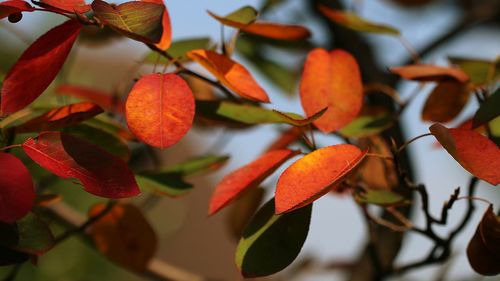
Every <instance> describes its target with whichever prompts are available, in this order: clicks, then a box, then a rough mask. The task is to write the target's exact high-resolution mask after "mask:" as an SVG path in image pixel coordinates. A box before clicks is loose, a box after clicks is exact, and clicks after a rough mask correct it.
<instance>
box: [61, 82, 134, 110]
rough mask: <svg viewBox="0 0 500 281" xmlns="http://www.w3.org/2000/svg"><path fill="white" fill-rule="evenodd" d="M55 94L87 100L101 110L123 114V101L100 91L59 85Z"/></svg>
mask: <svg viewBox="0 0 500 281" xmlns="http://www.w3.org/2000/svg"><path fill="white" fill-rule="evenodd" d="M56 94H59V95H67V96H73V97H77V98H81V99H84V100H88V101H91V102H93V103H96V104H98V105H100V106H101V107H102V108H104V109H106V110H108V111H113V112H117V113H124V112H125V103H124V102H123V101H121V100H120V99H119V98H118V97H116V96H114V95H112V94H109V93H107V92H103V91H100V90H95V89H92V88H87V87H84V86H78V85H61V86H59V87H57V89H56Z"/></svg>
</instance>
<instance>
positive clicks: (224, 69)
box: [187, 49, 323, 113]
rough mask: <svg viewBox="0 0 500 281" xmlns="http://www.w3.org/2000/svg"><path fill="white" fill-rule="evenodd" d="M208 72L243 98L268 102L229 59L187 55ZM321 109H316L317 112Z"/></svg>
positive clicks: (199, 52)
mask: <svg viewBox="0 0 500 281" xmlns="http://www.w3.org/2000/svg"><path fill="white" fill-rule="evenodd" d="M187 56H188V58H190V59H192V60H194V61H196V62H197V63H199V64H200V65H201V66H203V67H204V68H205V69H207V70H208V71H210V73H212V74H213V75H214V76H215V77H217V79H219V80H220V82H221V83H222V84H223V85H224V86H226V87H228V88H229V89H231V90H232V91H234V92H235V93H237V94H238V95H240V96H241V97H243V98H246V99H248V100H252V101H258V102H269V97H268V96H267V94H266V92H265V91H264V90H263V89H262V88H261V87H260V86H259V84H257V82H256V81H255V80H254V78H253V77H252V75H251V74H250V72H248V70H246V69H245V67H243V66H242V65H241V64H239V63H237V62H235V61H233V60H231V59H230V58H228V57H226V56H224V55H220V54H217V53H216V52H212V51H208V50H201V49H199V50H194V51H190V52H189V53H187ZM321 109H323V108H320V109H318V110H317V111H316V112H314V113H317V112H318V111H319V110H321Z"/></svg>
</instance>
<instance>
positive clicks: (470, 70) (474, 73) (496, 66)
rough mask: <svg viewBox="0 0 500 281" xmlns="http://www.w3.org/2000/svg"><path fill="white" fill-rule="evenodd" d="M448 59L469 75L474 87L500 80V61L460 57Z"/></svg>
mask: <svg viewBox="0 0 500 281" xmlns="http://www.w3.org/2000/svg"><path fill="white" fill-rule="evenodd" d="M448 59H449V60H450V62H451V63H452V64H454V65H457V66H458V67H460V69H462V70H463V71H464V72H465V73H467V75H469V77H470V82H471V83H473V84H474V85H484V84H487V83H489V82H492V81H495V80H498V79H499V78H500V59H497V60H496V61H487V60H479V59H471V58H460V57H449V58H448Z"/></svg>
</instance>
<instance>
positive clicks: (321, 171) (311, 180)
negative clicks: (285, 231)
mask: <svg viewBox="0 0 500 281" xmlns="http://www.w3.org/2000/svg"><path fill="white" fill-rule="evenodd" d="M366 153H367V150H365V151H361V150H360V149H359V148H357V147H356V146H354V145H350V144H339V145H333V146H328V147H324V148H321V149H318V150H315V151H313V152H311V153H309V154H307V155H306V156H304V157H302V158H301V159H299V160H297V162H295V163H293V164H292V165H291V166H290V167H288V168H287V169H286V170H285V171H284V172H283V174H281V176H280V178H279V180H278V183H277V185H276V194H275V203H276V214H282V213H286V212H290V211H293V210H295V209H298V208H302V207H304V206H306V205H308V204H310V203H312V202H313V201H314V200H316V199H318V198H319V197H321V196H323V195H325V194H326V193H328V192H329V191H330V190H331V189H332V188H333V187H334V186H335V185H337V184H339V183H340V182H341V181H342V180H343V179H344V178H345V176H346V175H347V174H348V173H349V172H350V171H351V170H352V169H353V168H354V167H356V166H357V165H358V164H359V163H360V162H361V160H362V159H363V157H364V156H365V155H366Z"/></svg>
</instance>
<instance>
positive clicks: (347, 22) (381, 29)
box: [318, 5, 401, 36]
mask: <svg viewBox="0 0 500 281" xmlns="http://www.w3.org/2000/svg"><path fill="white" fill-rule="evenodd" d="M318 10H319V11H320V12H321V13H322V14H323V15H324V16H325V17H327V18H328V19H329V20H331V21H333V22H335V23H337V24H340V25H342V26H344V27H347V28H350V29H353V30H356V31H361V32H368V33H379V34H387V35H394V36H399V35H401V33H400V32H399V30H397V29H396V28H394V27H391V26H388V25H383V24H377V23H373V22H370V21H368V20H366V19H363V18H361V17H359V16H358V15H356V14H353V13H349V12H343V11H339V10H335V9H331V8H329V7H327V6H325V5H319V7H318Z"/></svg>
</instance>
